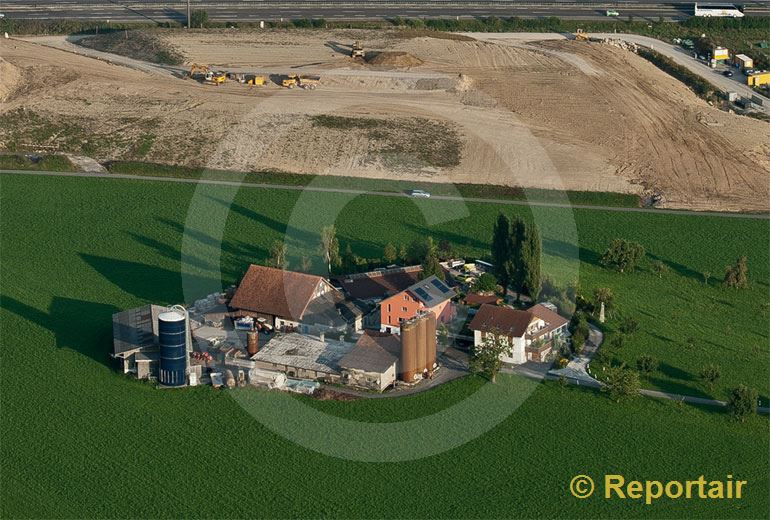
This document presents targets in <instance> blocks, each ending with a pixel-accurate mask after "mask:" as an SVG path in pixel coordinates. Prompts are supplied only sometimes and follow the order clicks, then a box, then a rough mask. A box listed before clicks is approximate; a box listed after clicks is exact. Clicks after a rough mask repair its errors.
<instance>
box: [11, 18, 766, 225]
mask: <svg viewBox="0 0 770 520" xmlns="http://www.w3.org/2000/svg"><path fill="white" fill-rule="evenodd" d="M441 36H442V37H441V38H437V37H431V36H426V35H425V34H420V33H410V32H405V31H372V32H367V31H310V30H306V31H293V30H270V31H243V30H233V31H221V30H220V31H193V32H190V33H186V32H183V31H170V32H165V33H160V37H161V38H163V39H165V40H166V41H167V42H168V43H170V44H171V45H172V46H173V47H175V48H177V49H178V50H179V51H180V52H181V53H182V54H183V55H184V56H185V59H186V62H187V63H205V64H208V65H210V66H211V67H212V68H221V69H226V70H228V71H233V72H251V73H259V74H264V75H266V76H267V77H269V78H270V79H271V81H269V82H268V84H267V85H265V86H254V87H249V86H246V85H242V84H238V83H235V82H228V83H225V84H223V85H219V86H213V85H206V84H200V83H198V82H195V81H192V80H191V79H189V78H186V77H185V72H184V71H185V69H184V68H181V67H180V68H177V69H174V68H173V67H168V68H162V67H159V66H154V65H146V66H138V65H137V64H136V63H133V64H132V66H133V68H132V67H128V66H124V65H122V64H120V65H118V64H111V63H107V62H105V61H102V60H97V59H94V58H92V57H87V56H82V55H76V54H73V53H72V52H68V51H67V50H62V49H69V50H73V49H75V50H76V51H77V52H79V53H84V52H86V50H85V49H83V48H80V47H75V46H74V45H73V44H72V43H69V42H66V41H65V40H64V38H63V37H62V38H58V39H57V38H53V37H51V38H47V39H38V40H37V41H35V42H32V41H20V40H2V41H0V57H2V61H0V72H1V74H0V100H2V99H3V98H4V101H3V103H2V105H0V107H2V108H0V113H2V117H3V118H4V121H6V123H5V124H4V125H3V128H0V148H7V149H11V150H13V149H38V150H45V151H56V152H66V153H73V154H78V155H86V156H89V157H93V158H95V159H97V160H99V161H107V160H116V159H138V160H146V161H152V162H158V163H170V164H182V165H189V166H206V167H209V168H215V169H233V170H242V171H261V170H278V171H285V172H293V173H304V174H319V175H343V176H351V177H370V178H387V179H401V180H422V181H433V182H456V183H480V184H497V185H509V186H522V187H531V188H546V189H565V190H585V191H612V192H622V193H639V194H641V193H644V192H648V193H651V192H652V193H659V194H661V195H662V196H663V201H664V205H665V206H668V207H673V208H690V209H702V210H728V211H746V210H754V211H756V210H760V211H767V210H768V209H770V202H768V201H770V188H769V186H770V183H769V182H768V179H769V176H770V125H768V123H765V122H762V121H758V120H753V119H750V118H747V117H742V116H737V115H734V114H729V113H726V112H722V111H720V110H718V109H716V108H713V107H711V106H709V105H708V104H707V103H706V102H705V101H703V100H701V99H699V98H698V97H696V95H695V94H693V93H692V92H691V91H690V90H689V89H687V87H685V86H684V85H683V84H681V83H679V82H678V81H676V80H675V79H673V78H671V77H669V76H668V75H666V74H665V73H663V72H661V71H660V70H658V69H657V68H655V67H654V66H653V65H652V64H650V63H648V62H647V61H645V60H644V59H642V58H641V57H639V56H637V55H635V54H634V53H632V52H630V51H627V50H623V49H620V48H617V47H614V46H611V45H606V44H601V43H586V42H578V41H567V40H553V41H535V40H536V38H537V37H536V36H533V37H532V39H531V40H530V41H528V40H527V39H526V38H523V37H521V36H519V37H510V38H506V37H505V36H497V37H495V38H494V39H486V40H484V39H483V37H482V36H479V38H480V39H476V38H472V37H470V36H461V35H451V34H450V35H447V34H444V35H441ZM355 40H360V41H362V42H363V43H364V44H365V46H366V49H367V52H369V53H370V54H369V55H367V59H366V60H360V59H359V60H356V59H353V58H351V57H350V55H349V54H350V44H351V43H352V42H353V41H355ZM43 43H46V44H47V45H43ZM52 46H59V47H61V49H57V48H53V47H52ZM377 53H379V54H377ZM113 61H114V62H116V63H118V62H120V61H121V59H119V58H117V57H116V59H114V60H113ZM122 61H123V62H126V61H128V60H122ZM187 69H189V67H187ZM285 74H317V75H320V76H321V82H320V85H319V86H318V88H317V89H315V90H312V91H310V90H302V89H285V88H282V87H281V86H280V81H277V82H276V80H275V79H274V78H275V77H279V76H280V75H285ZM65 130H66V131H65ZM79 136H80V137H79Z"/></svg>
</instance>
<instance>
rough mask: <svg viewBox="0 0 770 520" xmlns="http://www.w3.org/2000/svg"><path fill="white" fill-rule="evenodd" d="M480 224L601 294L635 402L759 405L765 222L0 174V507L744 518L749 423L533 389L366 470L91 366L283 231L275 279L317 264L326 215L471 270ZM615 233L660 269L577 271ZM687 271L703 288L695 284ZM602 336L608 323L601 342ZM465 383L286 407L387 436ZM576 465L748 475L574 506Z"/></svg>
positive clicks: (3, 510) (228, 402)
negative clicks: (537, 241)
mask: <svg viewBox="0 0 770 520" xmlns="http://www.w3.org/2000/svg"><path fill="white" fill-rule="evenodd" d="M231 199H232V202H231ZM501 210H502V211H505V212H506V213H509V214H521V215H523V216H525V217H527V218H533V217H534V218H535V219H536V221H537V223H538V225H539V226H540V228H541V231H542V233H543V237H544V248H545V253H546V257H545V258H544V267H545V269H546V270H547V271H548V272H549V273H550V274H552V275H553V276H554V277H555V278H556V279H557V280H559V281H569V280H573V279H578V280H579V282H580V285H581V287H582V288H583V290H584V291H586V292H592V289H593V288H594V287H599V286H608V287H611V288H612V289H613V291H614V292H615V295H616V302H617V303H616V307H617V308H616V315H617V316H624V315H633V316H634V317H635V318H636V319H637V320H638V321H639V323H640V330H639V331H638V332H636V333H635V334H634V335H633V336H632V337H631V338H630V340H629V341H628V343H627V344H626V345H625V346H624V347H623V349H621V350H620V351H619V352H618V354H617V355H618V356H619V357H620V358H622V360H626V361H628V362H630V363H633V362H634V360H635V359H636V357H638V355H640V354H642V353H649V354H652V355H655V356H656V357H658V359H659V360H660V361H661V366H660V369H659V370H658V371H657V372H656V373H655V374H653V375H652V376H651V377H650V379H649V381H646V386H649V387H653V388H662V389H666V390H675V391H681V392H683V393H694V394H698V393H702V394H705V395H714V396H715V397H724V395H725V392H726V391H727V389H728V388H730V387H731V386H734V385H736V384H738V383H747V384H750V385H752V386H754V387H756V388H757V389H758V390H759V391H760V394H761V395H762V396H763V399H767V396H768V395H770V378H768V375H769V374H768V366H769V365H768V363H767V361H768V341H767V339H768V330H767V325H766V323H767V321H768V320H767V319H766V318H762V316H763V312H766V310H763V309H766V307H763V306H762V304H763V303H766V302H767V301H768V289H769V286H768V280H769V279H770V272H769V271H770V265H769V264H770V253H769V252H768V248H767V237H768V231H770V224H769V223H768V221H763V220H749V219H739V218H718V217H704V216H697V217H692V216H684V215H663V214H661V215H654V214H652V215H651V214H642V213H618V212H602V211H594V210H576V211H574V212H572V211H570V210H563V209H544V208H541V209H533V210H532V212H530V210H528V209H527V208H525V207H514V206H502V205H496V204H491V203H483V204H482V203H468V204H460V203H453V202H447V201H438V200H425V201H413V200H409V199H400V198H392V197H387V198H386V197H373V196H360V197H351V196H347V195H335V194H328V193H307V192H304V193H300V192H296V191H283V190H271V189H243V190H238V189H237V188H232V187H226V186H206V187H201V186H198V187H196V186H194V185H186V184H175V183H163V182H152V181H134V180H117V179H85V178H66V179H65V178H50V177H48V178H38V177H28V176H19V175H5V174H4V175H1V176H0V267H2V268H1V269H0V291H1V292H0V336H1V338H2V342H1V343H2V348H1V349H0V366H2V370H3V376H4V377H3V378H2V379H0V405H1V406H0V438H2V443H0V460H2V462H1V463H0V468H1V472H0V478H2V484H3V485H2V490H0V493H1V495H0V515H1V516H3V517H6V518H16V517H33V518H63V517H66V518H73V517H77V518H80V517H102V518H114V517H134V518H137V517H140V518H143V517H219V518H225V517H226V518H242V517H253V516H258V517H282V518H289V517H303V518H304V517H328V516H333V517H361V516H363V517H391V518H392V517H399V518H403V517H416V516H420V517H421V516H432V517H455V518H462V517H468V518H471V517H472V518H491V517H495V518H505V517H513V516H517V517H521V516H524V517H553V516H557V515H558V516H562V517H565V516H566V517H581V518H597V517H604V518H617V517H647V518H660V517H668V518H671V517H682V518H684V517H686V518H692V517H719V518H726V517H730V518H757V517H765V516H766V515H767V512H768V508H769V507H770V501H769V499H768V494H767V492H766V491H767V489H768V486H770V479H768V474H770V471H768V469H769V468H770V457H768V455H767V450H766V449H764V448H766V446H767V443H768V433H769V432H768V426H769V425H770V423H768V420H767V418H764V417H754V418H752V419H751V420H750V421H749V422H748V423H746V424H738V423H734V422H732V421H730V420H729V419H728V418H727V416H726V415H725V414H724V413H721V412H719V411H715V410H713V409H706V408H704V409H701V408H697V407H692V406H686V405H681V404H677V403H673V402H658V401H654V400H650V399H642V398H639V399H636V400H635V401H633V402H631V403H627V404H620V405H618V404H614V403H612V402H610V401H609V400H608V399H606V398H605V397H604V396H600V395H597V394H596V393H594V392H592V391H590V390H586V389H582V388H561V387H560V386H559V385H558V384H555V383H548V384H542V385H539V386H538V388H537V389H536V390H535V392H534V393H533V394H532V395H531V396H530V397H529V398H528V399H526V400H525V401H524V403H523V405H522V406H521V407H520V408H518V409H516V410H515V411H514V412H513V413H512V414H511V415H510V416H509V417H508V418H507V419H505V420H504V421H503V422H502V423H500V424H499V425H498V426H496V427H494V428H493V429H491V430H490V431H488V432H487V433H485V434H484V435H482V436H481V437H479V438H477V439H474V440H472V441H470V442H468V443H466V444H463V445H462V446H459V447H457V448H455V449H453V450H451V451H448V452H445V453H443V454H439V455H435V456H431V457H429V458H426V459H423V460H420V461H412V462H402V463H364V462H351V461H346V460H342V459H337V458H333V457H328V456H325V455H321V454H319V453H316V452H314V451H311V450H308V449H305V448H302V447H299V446H298V445H295V444H293V443H292V442H290V441H288V440H286V439H284V438H282V437H281V436H279V435H277V434H275V433H274V432H272V431H271V430H270V429H268V428H266V427H265V426H263V425H262V424H260V423H259V422H257V421H256V420H255V419H253V418H252V417H251V416H249V415H248V414H247V413H246V412H245V411H244V410H243V409H242V408H241V407H240V406H239V405H238V404H237V403H236V401H235V400H233V398H232V397H231V396H230V395H229V394H228V392H226V391H214V390H213V389H211V388H208V387H199V388H192V389H184V390H181V391H159V390H156V389H155V388H154V387H153V386H152V385H149V384H146V383H141V382H137V381H134V380H131V379H129V378H126V377H123V376H122V375H119V374H116V373H115V372H114V371H112V370H111V368H110V367H109V363H108V352H109V350H110V348H111V334H112V330H111V320H110V317H111V314H112V313H114V312H116V311H118V310H121V309H126V308H130V307H133V306H137V305H139V304H142V303H147V302H156V303H177V302H180V301H184V300H187V301H189V300H190V299H192V298H193V297H197V296H200V295H201V294H203V293H205V292H206V291H207V290H208V289H210V288H212V287H222V286H223V285H228V284H230V283H235V282H237V280H238V279H239V277H240V276H241V274H242V273H243V272H244V271H245V268H246V267H247V265H248V263H249V262H252V261H253V262H259V261H262V260H263V259H264V258H266V256H267V255H268V254H269V253H268V250H269V247H270V245H271V244H272V243H273V241H275V240H279V239H283V237H284V236H285V237H286V242H287V244H288V246H289V256H290V261H291V262H294V265H295V266H296V265H298V257H299V256H300V255H301V254H307V255H316V251H317V231H318V230H319V229H320V227H322V226H323V225H327V224H328V223H331V222H335V223H336V225H337V228H338V234H339V237H340V240H341V242H342V244H343V247H344V246H345V245H346V244H347V243H350V244H351V246H352V247H353V249H354V250H355V251H356V252H357V253H359V254H361V255H362V256H368V257H372V256H379V255H380V254H381V250H382V247H383V245H384V244H385V243H386V242H388V241H391V242H394V243H402V242H403V243H408V242H409V241H411V240H412V239H414V238H416V237H419V236H424V235H426V234H427V235H430V236H432V237H434V239H436V240H442V239H446V240H449V241H450V242H452V244H454V246H455V247H456V248H457V249H458V251H459V252H461V253H462V254H467V255H482V254H484V253H485V252H486V250H487V248H488V243H489V240H490V235H491V224H492V221H493V219H494V218H495V216H496V215H497V213H498V212H499V211H501ZM335 216H336V218H335ZM329 220H331V222H329ZM185 230H186V232H185ZM616 237H622V238H627V239H632V240H637V241H639V242H641V243H643V244H644V246H645V247H646V248H647V250H648V253H649V256H650V257H651V258H652V259H653V260H661V261H664V262H666V263H667V264H668V265H669V266H670V271H669V272H667V273H665V274H663V276H662V277H659V276H658V274H656V273H653V272H652V270H651V269H650V267H649V265H644V266H643V268H642V270H641V271H640V272H638V273H634V274H625V275H621V274H616V273H612V272H609V271H606V270H604V269H603V268H601V267H599V266H598V256H599V255H600V254H601V252H602V250H603V249H604V247H606V245H607V243H608V242H609V241H610V240H611V239H613V238H616ZM220 239H221V243H220ZM741 254H745V255H747V256H748V258H749V268H750V280H751V288H750V289H748V290H745V291H730V290H725V289H722V288H720V287H719V286H718V285H719V284H718V281H719V280H720V279H721V274H722V273H723V270H724V267H725V265H727V264H729V263H731V262H733V261H734V260H735V258H736V257H737V256H738V255H741ZM181 256H184V258H185V261H184V263H182V262H180V257H181ZM318 264H320V262H318V261H317V262H316V266H315V267H316V268H317V269H320V265H318ZM704 271H710V272H712V273H713V276H712V279H711V281H710V283H709V284H708V285H706V284H704V282H703V277H702V273H703V272H704ZM615 326H616V324H615V323H614V321H613V320H611V321H610V322H609V323H608V329H609V330H610V334H612V330H613V328H614V327H615ZM690 339H693V340H694V341H692V342H691V341H689V340H690ZM755 345H756V346H757V347H755ZM705 363H717V364H719V365H720V366H721V367H722V378H721V380H720V381H719V382H718V383H717V385H716V386H715V388H714V389H713V390H707V389H704V388H702V387H701V385H700V384H699V383H698V382H697V371H698V370H699V367H700V366H701V365H702V364H705ZM501 379H502V381H501V383H500V384H503V385H511V387H512V390H513V391H515V390H516V388H518V387H517V385H522V388H523V385H524V383H523V382H522V381H521V380H519V379H517V378H515V377H501ZM482 384H483V383H482V382H481V381H479V380H477V379H475V378H465V379H462V380H459V381H456V382H454V383H452V384H451V385H450V386H446V387H443V388H438V389H436V390H434V391H431V392H429V393H426V394H422V395H418V396H413V397H408V398H400V399H397V400H365V401H357V402H353V403H341V402H315V401H310V402H307V401H306V400H303V401H306V402H307V404H308V405H309V406H312V407H313V408H315V409H318V410H321V411H323V412H327V413H329V414H331V415H336V416H342V417H346V418H349V419H352V420H356V421H362V422H385V423H387V422H395V421H399V420H406V419H411V418H414V417H419V416H420V415H422V414H424V413H432V412H435V411H437V410H441V409H443V408H445V407H446V406H449V405H450V404H452V403H454V402H456V401H457V400H458V399H459V398H461V397H463V396H466V395H470V394H472V393H473V392H474V391H476V390H477V389H478V388H480V386H481V385H482ZM416 438H419V434H417V437H416ZM580 473H585V474H588V475H591V476H594V477H595V478H600V476H601V475H603V474H604V473H622V474H626V475H627V476H628V477H629V478H638V479H644V478H655V479H675V478H678V479H686V478H697V477H698V476H699V475H701V474H705V475H707V477H709V478H725V476H726V475H727V474H732V475H735V476H737V477H740V478H742V479H746V480H749V487H748V489H749V491H748V495H747V498H746V499H745V500H743V501H740V502H727V501H724V502H705V501H679V502H676V501H670V500H661V501H659V502H657V503H655V504H653V505H651V506H644V505H643V504H639V503H634V502H630V501H620V500H616V501H609V502H607V501H604V500H602V499H600V498H597V497H593V498H591V499H589V500H585V501H578V500H576V499H574V498H572V497H571V496H570V495H569V494H568V492H567V486H568V484H569V480H570V479H571V478H572V477H573V476H575V475H577V474H580ZM212 484H214V485H212Z"/></svg>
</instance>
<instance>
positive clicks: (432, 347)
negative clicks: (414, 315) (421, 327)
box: [425, 312, 436, 370]
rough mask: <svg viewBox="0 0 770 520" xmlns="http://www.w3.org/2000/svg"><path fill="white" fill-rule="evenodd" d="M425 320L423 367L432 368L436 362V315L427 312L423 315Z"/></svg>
mask: <svg viewBox="0 0 770 520" xmlns="http://www.w3.org/2000/svg"><path fill="white" fill-rule="evenodd" d="M425 322H426V325H425V326H426V332H425V335H426V343H425V353H426V356H425V358H426V362H425V368H427V369H428V370H433V365H435V364H436V315H435V314H433V313H432V312H429V313H428V314H427V315H426V316H425Z"/></svg>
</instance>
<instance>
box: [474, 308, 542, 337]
mask: <svg viewBox="0 0 770 520" xmlns="http://www.w3.org/2000/svg"><path fill="white" fill-rule="evenodd" d="M533 319H534V315H533V314H532V313H531V312H529V311H519V310H516V309H511V308H510V307H496V306H494V305H489V304H484V305H482V306H481V308H480V309H479V311H478V312H477V313H476V316H474V317H473V320H471V324H470V325H469V327H470V329H471V330H480V331H490V330H499V331H500V332H501V333H503V334H505V335H507V336H511V337H516V338H520V337H522V336H524V334H525V333H526V332H527V327H528V326H529V324H530V323H531V322H532V320H533Z"/></svg>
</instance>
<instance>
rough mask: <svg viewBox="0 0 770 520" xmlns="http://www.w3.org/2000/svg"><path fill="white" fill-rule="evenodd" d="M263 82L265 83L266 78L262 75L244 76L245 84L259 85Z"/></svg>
mask: <svg viewBox="0 0 770 520" xmlns="http://www.w3.org/2000/svg"><path fill="white" fill-rule="evenodd" d="M265 83H267V78H265V77H264V76H250V75H247V76H246V84H247V85H257V86H260V87H261V86H262V85H264V84H265Z"/></svg>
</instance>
